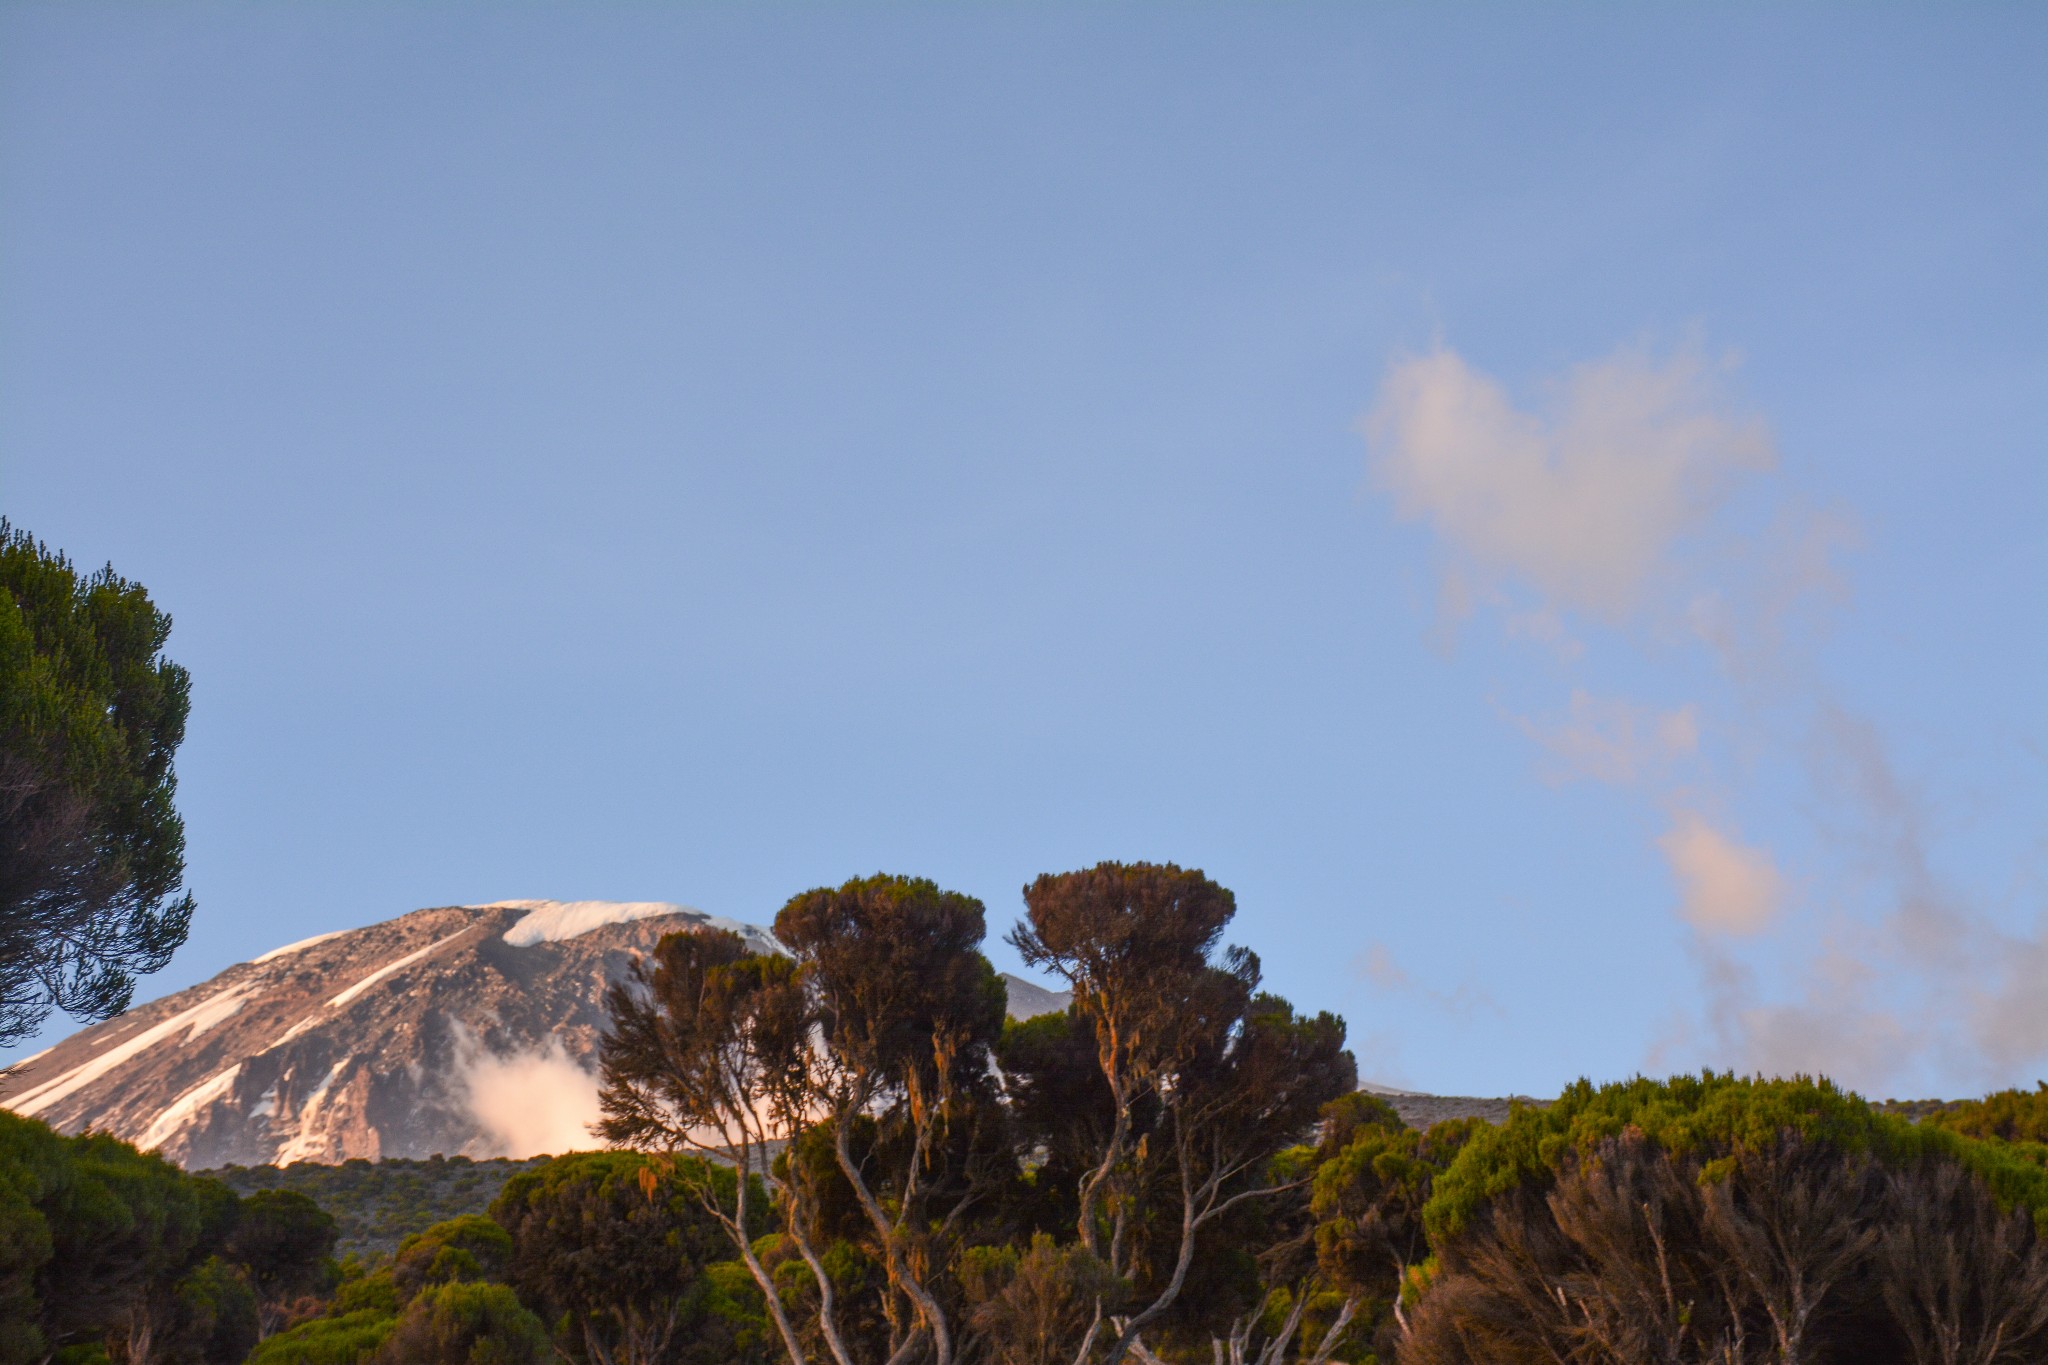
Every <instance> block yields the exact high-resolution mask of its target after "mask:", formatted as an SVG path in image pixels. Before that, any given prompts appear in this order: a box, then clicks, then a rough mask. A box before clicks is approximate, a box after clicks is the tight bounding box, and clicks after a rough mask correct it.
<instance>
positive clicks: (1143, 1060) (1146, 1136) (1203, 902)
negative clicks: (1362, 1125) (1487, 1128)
mask: <svg viewBox="0 0 2048 1365" xmlns="http://www.w3.org/2000/svg"><path fill="white" fill-rule="evenodd" d="M1024 901H1025V907H1026V911H1027V914H1028V916H1029V918H1028V921H1027V922H1025V923H1020V924H1019V925H1018V926H1017V928H1016V930H1015V931H1014V932H1013V933H1012V934H1011V936H1010V941H1011V943H1013V944H1014V945H1015V946H1016V947H1017V949H1018V950H1019V952H1021V953H1022V954H1023V956H1024V959H1025V961H1026V962H1028V963H1032V964H1034V965H1038V966H1043V967H1048V968H1050V969H1051V970H1053V971H1055V972H1057V973H1058V974H1059V975H1061V976H1062V977H1063V978H1065V980H1066V981H1067V984H1068V985H1069V986H1070V987H1071V989H1072V991H1073V1000H1074V1004H1073V1014H1074V1016H1075V1019H1076V1020H1077V1021H1078V1023H1077V1024H1076V1025H1073V1026H1071V1027H1070V1031H1069V1032H1068V1033H1067V1034H1066V1035H1065V1036H1064V1037H1062V1036H1060V1035H1059V1034H1058V1033H1057V1032H1056V1031H1055V1030H1054V1029H1052V1028H1051V1027H1047V1028H1046V1029H1044V1030H1043V1031H1037V1032H1033V1033H1032V1034H1028V1035H1022V1034H1020V1035H1014V1036H1013V1039H1012V1041H1011V1042H1010V1043H1009V1044H1007V1045H1006V1047H1005V1051H1004V1056H1005V1077H1006V1080H1011V1078H1013V1077H1014V1080H1013V1082H1012V1084H1013V1088H1014V1089H1016V1090H1017V1091H1018V1092H1019V1093H1023V1094H1026V1095H1027V1096H1029V1103H1028V1105H1027V1106H1026V1108H1025V1110H1024V1111H1023V1113H1022V1114H1021V1115H1013V1119H1014V1118H1017V1117H1028V1116H1031V1115H1036V1116H1040V1117H1041V1119H1042V1121H1047V1122H1048V1127H1047V1128H1046V1129H1045V1130H1044V1131H1040V1132H1033V1131H1031V1130H1029V1129H1025V1130H1023V1131H1022V1132H1020V1134H1019V1146H1020V1147H1021V1148H1022V1149H1023V1150H1026V1151H1031V1152H1036V1151H1040V1150H1042V1151H1044V1152H1046V1153H1047V1154H1048V1160H1047V1162H1046V1169H1052V1168H1053V1166H1054V1162H1056V1161H1057V1162H1059V1163H1060V1164H1061V1165H1065V1164H1067V1163H1069V1162H1073V1163H1075V1164H1076V1165H1077V1166H1078V1180H1077V1182H1076V1190H1075V1196H1074V1214H1075V1216H1074V1224H1073V1226H1074V1228H1075V1235H1076V1241H1077V1243H1078V1244H1079V1245H1080V1246H1082V1247H1084V1248H1086V1249H1087V1251H1088V1252H1089V1254H1090V1255H1091V1256H1093V1257H1095V1258H1096V1259H1097V1260H1099V1261H1101V1262H1102V1263H1103V1264H1105V1265H1106V1266H1108V1268H1109V1269H1110V1271H1111V1272H1112V1273H1113V1274H1114V1275H1115V1276H1116V1277H1117V1278H1118V1279H1119V1280H1121V1281H1123V1282H1125V1283H1126V1284H1127V1285H1128V1286H1129V1287H1130V1292H1131V1295H1132V1297H1131V1300H1130V1303H1131V1307H1132V1311H1131V1312H1129V1313H1128V1314H1126V1315H1123V1316H1120V1317H1119V1319H1118V1320H1117V1322H1116V1324H1115V1330H1114V1332H1113V1333H1111V1334H1110V1335H1109V1336H1108V1337H1107V1338H1106V1345H1105V1347H1104V1349H1103V1352H1102V1356H1103V1360H1104V1365H1116V1362H1118V1361H1119V1360H1120V1359H1121V1358H1122V1357H1123V1356H1124V1355H1125V1353H1127V1352H1128V1351H1130V1350H1132V1349H1134V1348H1135V1347H1137V1346H1138V1345H1139V1344H1140V1341H1141V1334H1142V1333H1144V1332H1145V1331H1147V1330H1148V1329H1153V1330H1156V1331H1158V1332H1161V1333H1166V1334H1168V1335H1176V1336H1183V1337H1185V1336H1187V1335H1189V1334H1191V1333H1215V1332H1217V1331H1218V1330H1219V1329H1225V1328H1226V1327H1227V1323H1226V1321H1225V1315H1228V1314H1234V1313H1235V1314H1239V1315H1240V1316H1241V1310H1242V1308H1243V1307H1245V1306H1246V1305H1244V1304H1243V1303H1242V1302H1241V1300H1240V1299H1238V1298H1237V1297H1236V1295H1238V1294H1248V1295H1249V1297H1250V1300H1251V1302H1250V1304H1249V1305H1248V1306H1249V1308H1250V1309H1251V1311H1252V1312H1253V1314H1254V1316H1256V1315H1257V1313H1258V1312H1259V1310H1260V1306H1261V1303H1262V1300H1263V1297H1267V1296H1262V1294H1261V1292H1260V1283H1261V1282H1260V1277H1259V1272H1258V1271H1257V1269H1256V1266H1255V1262H1256V1260H1257V1257H1256V1256H1255V1255H1252V1254H1250V1253H1248V1252H1247V1251H1246V1250H1245V1249H1244V1246H1245V1244H1244V1240H1243V1237H1242V1234H1240V1233H1238V1232H1236V1230H1234V1229H1232V1228H1231V1226H1230V1223H1231V1220H1232V1219H1233V1217H1236V1218H1243V1217H1246V1216H1248V1215H1249V1213H1250V1211H1249V1210H1245V1207H1244V1206H1245V1205H1246V1204H1247V1201H1257V1200H1270V1199H1275V1198H1278V1197H1280V1196H1282V1195H1286V1194H1288V1193H1291V1192H1298V1191H1300V1190H1301V1189H1303V1188H1304V1187H1305V1185H1306V1183H1307V1178H1306V1176H1305V1175H1303V1174H1301V1173H1299V1172H1294V1173H1291V1174H1288V1175H1286V1176H1284V1177H1281V1176H1278V1174H1277V1168H1276V1166H1275V1160H1276V1158H1277V1157H1279V1155H1280V1154H1281V1153H1282V1152H1283V1151H1285V1150H1286V1149H1287V1148H1289V1147H1290V1146H1292V1145H1293V1144H1294V1143H1296V1142H1297V1141H1299V1139H1300V1138H1301V1137H1302V1135H1303V1134H1304V1133H1306V1132H1307V1131H1308V1130H1309V1129H1311V1128H1312V1127H1313V1126H1314V1124H1315V1122H1316V1119H1317V1116H1318V1114H1319V1112H1320V1110H1321V1109H1322V1107H1323V1106H1324V1105H1325V1104H1327V1103H1329V1102H1330V1101H1332V1100H1334V1099H1336V1098H1338V1097H1339V1096H1341V1095H1344V1094H1347V1093H1349V1092H1350V1091H1352V1090H1353V1089H1355V1088H1356V1085H1357V1071H1356V1067H1355V1066H1354V1064H1353V1062H1352V1059H1351V1055H1350V1053H1348V1052H1347V1051H1345V1050H1344V1046H1343V1043H1344V1025H1343V1022H1342V1021H1341V1020H1339V1019H1337V1018H1336V1017H1335V1016H1333V1015H1329V1014H1320V1015H1315V1016H1305V1015H1298V1014H1296V1013H1295V1011H1294V1009H1293V1007H1292V1006H1291V1005H1289V1004H1288V1003H1287V1002H1286V1001H1284V1000H1282V999H1280V998H1279V997H1277V996H1272V995H1266V994H1261V993H1259V992H1258V989H1257V988H1258V982H1259V964H1258V959H1257V958H1256V957H1255V956H1254V955H1253V954H1251V953H1250V952H1247V951H1246V950H1244V949H1242V948H1229V949H1225V950H1223V951H1221V952H1220V953H1219V952H1218V951H1217V949H1218V945H1219V943H1220V940H1221V936H1222V933H1223V929H1224V928H1225V926H1226V925H1227V924H1228V923H1229V921H1230V919H1231V917H1232V916H1233V915H1234V914H1235V913H1236V902H1235V900H1234V899H1233V898H1232V896H1231V894H1230V892H1228V891H1227V890H1225V889H1224V888H1222V887H1220V886H1217V885H1216V884H1215V883H1213V882H1211V881H1210V880H1209V879H1208V878H1207V877H1205V876H1203V875H1202V874H1201V873H1200V872H1197V871H1189V870H1184V869H1181V868H1178V867H1174V866H1172V865H1170V864H1167V865H1156V864H1147V863H1133V864H1120V863H1103V864H1100V865H1098V866H1096V867H1094V868H1090V869H1087V870H1085V871H1080V872H1071V873H1065V874H1060V875H1048V876H1043V877H1040V878H1038V879H1037V880H1036V881H1034V882H1033V883H1032V884H1031V885H1030V886H1028V887H1026V888H1025V890H1024ZM1084 1028H1085V1032H1084V1031H1083V1029H1084ZM1083 1039H1087V1040H1088V1041H1091V1042H1092V1044H1093V1051H1094V1061H1095V1073H1096V1074H1095V1075H1094V1076H1088V1075H1086V1073H1085V1070H1084V1069H1082V1068H1080V1067H1078V1066H1077V1065H1076V1063H1077V1061H1078V1054H1079V1051H1080V1047H1079V1046H1078V1045H1079V1044H1080V1043H1081V1042H1082V1040H1083ZM1034 1059H1035V1060H1041V1061H1043V1062H1045V1063H1047V1064H1048V1066H1049V1068H1050V1070H1049V1071H1047V1072H1042V1073H1039V1074H1032V1073H1031V1071H1030V1066H1031V1062H1032V1061H1033V1060H1034ZM1012 1068H1014V1071H1013V1070H1012ZM1062 1089H1070V1090H1071V1091H1072V1092H1073V1101H1072V1103H1069V1104H1063V1103H1062V1102H1061V1101H1060V1100H1059V1099H1058V1098H1056V1095H1057V1094H1058V1092H1059V1091H1060V1090H1062ZM1061 1173H1062V1174H1065V1172H1061ZM1241 1211H1242V1212H1241ZM1267 1218H1268V1221H1270V1223H1271V1225H1272V1231H1273V1236H1274V1237H1275V1238H1277V1239H1279V1240H1283V1241H1284V1240H1287V1238H1288V1237H1289V1236H1290V1235H1291V1234H1289V1233H1288V1232H1287V1231H1286V1229H1287V1227H1288V1225H1289V1224H1290V1223H1291V1222H1292V1221H1293V1220H1291V1219H1289V1218H1287V1217H1284V1216H1277V1215H1275V1214H1272V1213H1269V1214H1268V1215H1267ZM1233 1264H1234V1265H1235V1266H1236V1267H1237V1270H1236V1271H1235V1273H1233V1271H1232V1267H1233ZM1232 1280H1236V1281H1238V1282H1239V1283H1240V1284H1241V1285H1242V1288H1241V1289H1240V1290H1237V1291H1231V1290H1229V1289H1228V1288H1227V1286H1228V1284H1229V1282H1230V1281H1232ZM1191 1286H1199V1287H1200V1292H1197V1293H1192V1294H1189V1295H1188V1297H1187V1300H1186V1301H1185V1302H1183V1301H1182V1295H1183V1294H1184V1293H1185V1292H1186V1291H1188V1290H1189V1289H1190V1288H1191ZM1155 1324H1156V1327H1155ZM1219 1344H1220V1343H1219Z"/></svg>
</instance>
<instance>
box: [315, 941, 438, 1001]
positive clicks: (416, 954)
mask: <svg viewBox="0 0 2048 1365" xmlns="http://www.w3.org/2000/svg"><path fill="white" fill-rule="evenodd" d="M468 932H469V927H468V926H467V925H465V926H463V927H462V928H460V929H457V930H456V931H455V932H454V933H452V934H450V935H448V936H447V937H446V938H438V939H435V940H434V941H433V942H432V943H429V944H428V945H427V946H426V947H424V948H416V949H414V950H413V951H412V952H409V953H407V954H406V955H405V956H404V957H401V958H399V959H398V960H397V961H396V962H387V963H385V964H384V965H383V966H381V967H379V968H378V969H377V970H376V971H374V972H371V973H370V974H369V975H368V976H366V977H364V978H363V979H362V980H361V981H358V982H356V984H355V985H353V986H350V987H349V988H348V989H347V990H345V991H343V992H342V993H341V994H340V995H337V996H335V997H334V998H333V999H332V1000H330V1001H328V1002H327V1007H328V1008H329V1009H340V1008H341V1007H342V1006H343V1005H346V1004H347V1003H348V1002H349V1001H351V1000H353V999H355V998H356V997H357V996H359V995H361V994H362V993H363V992H364V991H366V990H368V989H370V987H372V986H374V985H376V984H377V983H378V982H379V981H382V980H383V979H384V978H385V977H387V976H390V975H391V974H392V973H393V972H397V971H403V970H404V969H405V968H407V967H410V966H411V965H412V964H413V963H415V962H417V961H419V960H420V959H421V958H423V957H425V956H426V955H427V954H429V953H431V952H433V951H434V950H435V949H437V948H445V947H447V946H448V945H449V944H451V943H453V942H455V940H456V939H458V938H461V937H462V936H463V935H464V934H466V933H468Z"/></svg>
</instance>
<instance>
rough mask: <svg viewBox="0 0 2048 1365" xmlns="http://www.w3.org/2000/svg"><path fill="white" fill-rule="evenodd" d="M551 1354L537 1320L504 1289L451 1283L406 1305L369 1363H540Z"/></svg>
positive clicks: (478, 1364)
mask: <svg viewBox="0 0 2048 1365" xmlns="http://www.w3.org/2000/svg"><path fill="white" fill-rule="evenodd" d="M551 1350H552V1348H551V1347H550V1346H549V1345H548V1334H547V1330H546V1329H545V1328H544V1327H542V1326H541V1322H540V1319H539V1318H537V1317H535V1316H534V1315H533V1313H532V1312H531V1311H530V1310H529V1309H528V1308H527V1307H526V1306H525V1305H524V1304H522V1303H520V1302H519V1296H518V1295H517V1294H514V1293H513V1292H512V1290H511V1288H510V1287H509V1286H507V1285H502V1284H480V1283H477V1282H474V1281H467V1280H453V1281H450V1282H448V1283H446V1284H443V1285H439V1286H436V1287H434V1288H431V1289H427V1290H425V1291H424V1292H422V1293H420V1294H419V1295H418V1296H417V1297H415V1298H414V1299H413V1300H412V1302H411V1303H409V1304H407V1305H406V1308H405V1312H404V1313H403V1314H401V1315H400V1316H399V1319H398V1325H397V1326H396V1327H394V1328H393V1329H392V1331H391V1335H390V1336H388V1337H386V1338H385V1339H384V1344H383V1345H382V1346H380V1347H378V1349H377V1353H376V1354H375V1355H374V1356H372V1357H371V1359H372V1361H374V1362H376V1365H544V1362H546V1361H547V1360H548V1358H549V1354H550V1352H551Z"/></svg>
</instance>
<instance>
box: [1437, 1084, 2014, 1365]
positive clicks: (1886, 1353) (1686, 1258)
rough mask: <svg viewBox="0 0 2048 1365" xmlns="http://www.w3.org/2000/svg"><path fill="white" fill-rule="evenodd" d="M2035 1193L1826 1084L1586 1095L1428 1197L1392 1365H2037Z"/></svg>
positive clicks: (2005, 1160) (1937, 1132)
mask: <svg viewBox="0 0 2048 1365" xmlns="http://www.w3.org/2000/svg"><path fill="white" fill-rule="evenodd" d="M2041 1174H2042V1173H2041V1172H2040V1171H2039V1170H2038V1168H2035V1167H2032V1166H2030V1165H2028V1164H2027V1163H2025V1162H2024V1161H2021V1160H2019V1159H2017V1158H2014V1157H2013V1156H2012V1155H2011V1154H2010V1153H2009V1152H2005V1151H2002V1150H2000V1149H1999V1148H1998V1147H1997V1146H1996V1145H1994V1144H1988V1143H1982V1142H1976V1141H1973V1140H1971V1139H1968V1138H1964V1137H1960V1136H1958V1135H1956V1134H1954V1133H1951V1132H1947V1131H1944V1130H1941V1129H1939V1128H1926V1127H1915V1126H1914V1125H1912V1124H1909V1123H1907V1122H1905V1121H1904V1120H1902V1119H1899V1118H1896V1117H1893V1116H1890V1115H1886V1114H1883V1113H1881V1112H1879V1111H1878V1110H1876V1109H1873V1108H1872V1107H1871V1106H1869V1105H1867V1104H1865V1103H1864V1102H1863V1101H1862V1100H1860V1099H1859V1098H1857V1097H1856V1096H1854V1095H1850V1094H1847V1093H1845V1092H1842V1091H1840V1090H1838V1089H1836V1088H1835V1087H1833V1086H1832V1085H1829V1084H1828V1083H1826V1082H1825V1081H1815V1080H1809V1079H1805V1078H1797V1079H1793V1080H1789V1081H1761V1080H1738V1079H1736V1078H1734V1077H1732V1076H1717V1075H1714V1074H1712V1073H1707V1074H1704V1075H1702V1076H1698V1077H1675V1078H1673V1079H1671V1080H1669V1081H1664V1082H1653V1081H1648V1080H1643V1079H1640V1078H1639V1079H1637V1080H1634V1081H1630V1082H1626V1083H1622V1084H1618V1085H1611V1086H1603V1087H1600V1088H1598V1089H1595V1088H1594V1087H1592V1086H1591V1085H1589V1084H1586V1083H1584V1082H1581V1083H1579V1084H1578V1085H1575V1086H1573V1087H1572V1088H1571V1089H1569V1090H1567V1091H1566V1093H1565V1094H1564V1096H1563V1097H1561V1098H1560V1099H1559V1101H1558V1102H1557V1104H1555V1105H1553V1106H1551V1107H1550V1108H1549V1109H1548V1110H1535V1109H1522V1110H1519V1111H1518V1112H1516V1113H1515V1114H1514V1115H1513V1116H1512V1117H1511V1118H1510V1120H1509V1121H1508V1123H1506V1124H1505V1125H1502V1126H1501V1127H1499V1128H1488V1129H1482V1130H1480V1131H1479V1132H1477V1133H1475V1134H1474V1135H1473V1136H1472V1137H1471V1138H1470V1140H1469V1141H1468V1142H1466V1144H1465V1145H1464V1147H1463V1150H1462V1151H1460V1152H1459V1154H1458V1155H1457V1157H1456V1158H1455V1159H1454V1160H1453V1161H1452V1163H1451V1165H1450V1167H1449V1169H1448V1170H1446V1171H1444V1172H1443V1173H1442V1174H1440V1175H1439V1176H1438V1177H1437V1178H1436V1180H1435V1192H1434V1193H1433V1195H1432V1196H1431V1198H1430V1201H1429V1204H1428V1206H1427V1208H1426V1210H1425V1214H1424V1222H1425V1224H1426V1227H1427V1229H1428V1233H1429V1238H1430V1245H1431V1249H1432V1251H1433V1252H1434V1255H1435V1260H1436V1264H1435V1266H1434V1267H1433V1270H1432V1272H1431V1273H1430V1275H1429V1276H1428V1287H1427V1289H1426V1292H1424V1293H1423V1294H1422V1295H1421V1298H1420V1302H1419V1304H1418V1305H1417V1307H1416V1311H1415V1313H1414V1316H1413V1322H1412V1330H1411V1331H1410V1332H1409V1333H1408V1334H1407V1335H1406V1336H1405V1338H1404V1339H1403V1340H1402V1342H1401V1345H1400V1359H1401V1360H1402V1361H1403V1362H1406V1363H1407V1365H1438V1363H1439V1362H1444V1363H1449V1362H1466V1361H1487V1362H1502V1363H1503V1365H1511V1363H1512V1362H1518V1361H1525V1360H1526V1361H1538V1360H1543V1361H1556V1360H1580V1359H1586V1360H1592V1359H1602V1360H1605V1359H1616V1360H1649V1361H1662V1360H1673V1361H1677V1360H1708V1359H1712V1360H1730V1361H1744V1360H1751V1359H1764V1358H1769V1359H1772V1360H1783V1361H1802V1360H1821V1359H1845V1360H1846V1359H1857V1360H1866V1359H1867V1360H1878V1359H1884V1360H1893V1359H1898V1360H1926V1361H1935V1360H1943V1361H1947V1360H1981V1361H1985V1362H1992V1361H2000V1360H2011V1361H2015V1362H2018V1361H2026V1360H2035V1359H2039V1358H2041V1354H2042V1353H2043V1352H2048V1239H2044V1237H2043V1236H2042V1235H2041V1232H2040V1231H2039V1230H2037V1226H2036V1222H2037V1220H2038V1219H2039V1218H2040V1217H2041V1215H2042V1214H2043V1213H2044V1212H2048V1181H2043V1180H2041V1179H2039V1178H2038V1177H2040V1176H2041Z"/></svg>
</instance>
